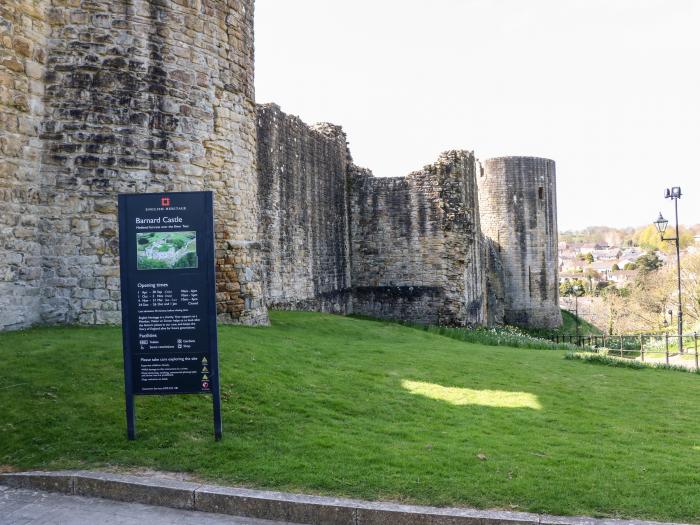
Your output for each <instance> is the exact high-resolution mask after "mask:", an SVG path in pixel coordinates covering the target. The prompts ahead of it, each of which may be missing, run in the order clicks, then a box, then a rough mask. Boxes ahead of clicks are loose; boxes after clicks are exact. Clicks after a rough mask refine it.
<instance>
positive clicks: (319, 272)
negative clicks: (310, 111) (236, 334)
mask: <svg viewBox="0 0 700 525" xmlns="http://www.w3.org/2000/svg"><path fill="white" fill-rule="evenodd" d="M348 163H349V152H348V148H347V143H346V138H345V134H344V133H343V132H342V131H341V130H340V128H338V127H337V126H332V125H329V124H320V125H316V126H307V125H306V124H304V123H303V122H302V121H301V120H300V119H299V118H297V117H295V116H291V115H286V114H284V113H283V112H282V111H281V110H280V108H279V107H278V106H276V105H274V104H269V105H263V106H258V178H259V179H258V188H259V196H258V198H259V202H260V205H259V207H260V210H261V216H260V226H259V234H258V236H259V238H260V239H261V261H262V264H263V268H264V271H263V288H264V292H265V297H266V298H267V304H268V306H270V307H272V308H294V309H311V310H322V311H331V312H337V313H348V312H349V311H350V253H349V231H348V214H347V210H346V200H347V195H346V191H347V188H346V174H347V170H348Z"/></svg>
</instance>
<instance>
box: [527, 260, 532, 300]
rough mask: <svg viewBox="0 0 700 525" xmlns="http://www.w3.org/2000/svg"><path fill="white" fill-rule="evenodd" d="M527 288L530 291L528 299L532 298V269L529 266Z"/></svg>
mask: <svg viewBox="0 0 700 525" xmlns="http://www.w3.org/2000/svg"><path fill="white" fill-rule="evenodd" d="M527 288H528V292H529V293H530V299H532V271H531V270H530V267H529V266H528V267H527Z"/></svg>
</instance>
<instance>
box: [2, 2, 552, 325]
mask: <svg viewBox="0 0 700 525" xmlns="http://www.w3.org/2000/svg"><path fill="white" fill-rule="evenodd" d="M253 1H254V0H89V1H88V0H4V1H3V2H2V3H1V4H0V206H1V209H0V211H1V213H0V330H2V329H16V328H23V327H26V326H31V325H33V324H38V323H82V324H95V323H118V322H119V321H120V313H119V311H118V309H119V273H118V272H119V266H118V256H119V254H118V242H117V237H118V231H117V216H116V213H117V210H116V201H117V194H118V193H132V192H160V191H191V190H204V189H206V190H212V191H213V192H214V199H215V230H216V238H217V244H216V269H217V297H216V298H217V305H218V314H219V318H220V320H221V321H225V322H239V323H249V324H265V323H267V322H268V319H267V307H268V306H270V307H273V308H296V309H314V310H326V311H333V312H338V313H351V312H357V313H361V314H365V315H371V316H376V317H382V318H388V319H397V320H405V321H413V322H421V323H440V324H453V325H474V324H495V323H499V322H501V321H502V320H503V319H504V318H505V320H506V321H507V322H512V323H519V324H528V325H533V326H554V325H557V324H558V323H560V322H561V318H560V316H559V310H558V308H557V303H558V287H557V284H556V283H557V280H558V278H557V265H556V247H557V230H556V188H555V173H554V163H553V162H552V161H548V160H546V159H531V158H520V157H511V158H503V159H492V160H491V161H487V163H486V169H485V170H483V171H482V170H481V167H480V165H479V163H478V162H477V161H476V159H475V158H474V155H473V154H472V153H470V152H465V151H452V152H447V153H445V154H443V155H442V156H441V157H440V158H439V159H438V161H437V162H436V163H435V164H432V165H429V166H426V167H425V168H424V169H423V170H421V171H418V172H415V173H412V174H410V175H408V176H406V177H401V178H391V179H384V178H374V177H372V176H371V174H370V173H369V172H368V171H367V170H363V169H361V168H358V167H356V166H354V165H353V164H352V159H351V157H350V153H349V150H348V147H347V142H346V137H345V134H344V133H343V132H342V130H341V129H340V128H339V127H338V126H334V125H331V124H321V125H316V126H307V125H306V124H304V123H303V122H302V121H301V120H299V119H298V118H296V117H293V116H289V115H285V114H284V113H282V112H281V110H280V109H279V108H278V107H277V106H274V105H266V106H259V107H257V108H256V106H255V103H254V86H253ZM477 181H478V191H477ZM482 231H483V232H484V233H485V234H486V237H484V235H483V234H482Z"/></svg>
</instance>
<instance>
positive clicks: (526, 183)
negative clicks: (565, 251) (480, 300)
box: [477, 157, 562, 328]
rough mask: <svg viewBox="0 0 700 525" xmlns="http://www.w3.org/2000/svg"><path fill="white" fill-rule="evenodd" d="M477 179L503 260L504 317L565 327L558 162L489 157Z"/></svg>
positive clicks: (487, 225)
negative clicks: (561, 302)
mask: <svg viewBox="0 0 700 525" xmlns="http://www.w3.org/2000/svg"><path fill="white" fill-rule="evenodd" d="M477 181H478V185H479V210H480V215H481V228H482V231H483V233H484V235H485V236H486V237H488V238H489V239H491V241H492V243H493V247H494V250H495V251H496V252H497V253H498V254H499V255H500V260H501V266H502V270H501V271H502V279H503V296H504V297H503V300H504V305H503V313H504V320H505V322H506V323H509V324H517V325H522V326H531V327H547V328H549V327H556V326H560V325H561V323H562V319H561V312H560V310H559V282H558V281H559V279H558V275H559V273H558V266H557V257H558V256H557V244H558V243H557V202H556V173H555V166H554V161H552V160H549V159H542V158H537V157H499V158H495V159H488V160H486V161H485V163H484V169H483V172H482V173H481V175H480V176H479V177H477Z"/></svg>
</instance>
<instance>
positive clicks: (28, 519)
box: [0, 485, 291, 525]
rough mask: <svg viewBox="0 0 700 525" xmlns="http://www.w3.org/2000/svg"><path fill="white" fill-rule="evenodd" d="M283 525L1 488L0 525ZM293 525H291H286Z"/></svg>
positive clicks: (222, 515)
mask: <svg viewBox="0 0 700 525" xmlns="http://www.w3.org/2000/svg"><path fill="white" fill-rule="evenodd" d="M97 524H100V525H172V524H177V525H224V524H226V525H284V524H282V523H281V522H278V521H268V520H255V519H249V518H236V517H233V516H227V515H224V514H209V513H205V512H195V511H191V510H177V509H169V508H166V507H154V506H151V505H141V504H139V503H123V502H119V501H110V500H106V499H97V498H83V497H80V496H67V495H65V494H53V493H48V492H39V491H35V490H25V489H11V488H7V487H4V486H2V485H0V525H97ZM287 525H291V524H287Z"/></svg>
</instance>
